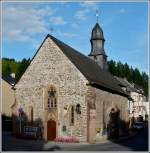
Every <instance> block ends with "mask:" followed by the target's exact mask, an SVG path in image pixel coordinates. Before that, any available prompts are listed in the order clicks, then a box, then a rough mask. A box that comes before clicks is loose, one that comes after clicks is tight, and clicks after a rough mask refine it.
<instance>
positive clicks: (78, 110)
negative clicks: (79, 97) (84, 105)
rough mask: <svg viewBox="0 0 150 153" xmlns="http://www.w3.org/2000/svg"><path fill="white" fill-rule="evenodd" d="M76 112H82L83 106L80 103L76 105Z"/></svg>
mask: <svg viewBox="0 0 150 153" xmlns="http://www.w3.org/2000/svg"><path fill="white" fill-rule="evenodd" d="M76 112H77V114H81V106H80V104H77V105H76Z"/></svg>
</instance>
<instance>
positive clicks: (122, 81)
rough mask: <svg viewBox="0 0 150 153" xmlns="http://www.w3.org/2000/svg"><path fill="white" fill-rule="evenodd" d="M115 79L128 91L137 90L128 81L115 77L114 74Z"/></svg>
mask: <svg viewBox="0 0 150 153" xmlns="http://www.w3.org/2000/svg"><path fill="white" fill-rule="evenodd" d="M115 77H116V79H117V80H118V81H119V82H120V84H121V86H124V87H127V90H128V91H130V92H132V91H133V92H137V90H136V89H135V88H134V87H133V86H132V85H131V83H129V82H128V81H127V80H125V79H123V78H120V77H117V76H115Z"/></svg>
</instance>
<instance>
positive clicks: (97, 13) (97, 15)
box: [96, 9, 99, 22]
mask: <svg viewBox="0 0 150 153" xmlns="http://www.w3.org/2000/svg"><path fill="white" fill-rule="evenodd" d="M98 17H99V11H98V9H96V20H97V22H98Z"/></svg>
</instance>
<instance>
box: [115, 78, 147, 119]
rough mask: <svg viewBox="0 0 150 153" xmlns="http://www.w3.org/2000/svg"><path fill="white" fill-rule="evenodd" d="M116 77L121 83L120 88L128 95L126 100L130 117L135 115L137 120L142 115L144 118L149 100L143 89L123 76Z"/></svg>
mask: <svg viewBox="0 0 150 153" xmlns="http://www.w3.org/2000/svg"><path fill="white" fill-rule="evenodd" d="M116 78H117V79H118V81H120V83H121V84H122V89H124V90H125V91H126V92H128V94H129V95H130V99H129V101H128V110H129V114H130V117H135V119H136V120H137V119H138V117H139V116H142V117H143V119H145V116H146V115H149V102H148V100H147V98H146V96H145V95H144V91H143V89H142V88H141V87H140V86H138V85H136V84H132V83H129V82H128V81H127V80H126V79H125V78H124V79H123V78H119V77H116Z"/></svg>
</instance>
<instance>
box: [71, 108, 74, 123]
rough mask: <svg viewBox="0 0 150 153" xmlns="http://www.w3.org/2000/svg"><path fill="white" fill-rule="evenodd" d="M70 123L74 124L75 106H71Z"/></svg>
mask: <svg viewBox="0 0 150 153" xmlns="http://www.w3.org/2000/svg"><path fill="white" fill-rule="evenodd" d="M70 125H74V106H71V111H70Z"/></svg>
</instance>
